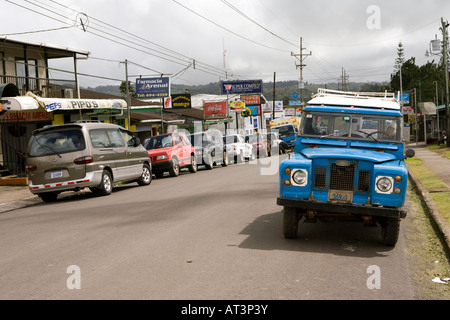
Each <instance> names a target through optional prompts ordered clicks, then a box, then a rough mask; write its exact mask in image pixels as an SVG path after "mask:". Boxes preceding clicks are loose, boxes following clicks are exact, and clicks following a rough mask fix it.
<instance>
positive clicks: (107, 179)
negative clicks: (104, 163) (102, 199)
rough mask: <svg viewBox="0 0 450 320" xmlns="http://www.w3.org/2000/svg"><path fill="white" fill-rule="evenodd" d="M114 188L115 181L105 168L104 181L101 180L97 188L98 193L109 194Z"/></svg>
mask: <svg viewBox="0 0 450 320" xmlns="http://www.w3.org/2000/svg"><path fill="white" fill-rule="evenodd" d="M112 189H113V181H112V178H111V174H110V173H109V172H108V171H107V170H104V171H103V173H102V181H101V182H100V185H99V186H98V188H97V190H96V191H97V192H96V193H97V194H99V195H101V196H108V195H110V194H111V192H112Z"/></svg>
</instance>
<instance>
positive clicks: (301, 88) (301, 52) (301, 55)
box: [291, 37, 312, 107]
mask: <svg viewBox="0 0 450 320" xmlns="http://www.w3.org/2000/svg"><path fill="white" fill-rule="evenodd" d="M303 50H306V48H303V38H302V37H300V53H299V54H295V53H293V52H291V56H294V57H296V58H297V59H298V60H299V61H300V64H295V67H296V68H300V81H299V88H300V100H301V102H302V107H303V103H304V102H303V89H304V88H305V85H304V83H303V68H304V67H306V64H304V63H303V61H304V60H305V59H306V58H307V57H308V56H310V55H312V51H309V52H308V53H303ZM299 57H300V58H299Z"/></svg>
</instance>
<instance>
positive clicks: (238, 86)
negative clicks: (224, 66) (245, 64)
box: [220, 80, 263, 94]
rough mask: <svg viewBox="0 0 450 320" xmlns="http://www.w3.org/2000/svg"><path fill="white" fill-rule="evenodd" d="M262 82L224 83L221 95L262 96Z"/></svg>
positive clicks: (221, 87) (221, 85)
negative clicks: (242, 94)
mask: <svg viewBox="0 0 450 320" xmlns="http://www.w3.org/2000/svg"><path fill="white" fill-rule="evenodd" d="M262 90H263V84H262V80H242V81H241V80H236V81H222V82H221V84H220V91H221V94H241V93H245V94H262Z"/></svg>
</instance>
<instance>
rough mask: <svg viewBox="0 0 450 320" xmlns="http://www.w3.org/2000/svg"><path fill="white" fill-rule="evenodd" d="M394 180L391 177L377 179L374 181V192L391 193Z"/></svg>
mask: <svg viewBox="0 0 450 320" xmlns="http://www.w3.org/2000/svg"><path fill="white" fill-rule="evenodd" d="M393 186H394V179H393V178H391V177H377V179H376V181H375V187H376V188H375V190H376V192H378V193H392V189H393Z"/></svg>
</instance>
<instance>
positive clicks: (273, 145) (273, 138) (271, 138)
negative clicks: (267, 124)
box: [262, 132, 285, 156]
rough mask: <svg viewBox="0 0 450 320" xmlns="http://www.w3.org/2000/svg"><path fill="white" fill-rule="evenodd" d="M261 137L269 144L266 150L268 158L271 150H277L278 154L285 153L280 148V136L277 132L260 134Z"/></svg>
mask: <svg viewBox="0 0 450 320" xmlns="http://www.w3.org/2000/svg"><path fill="white" fill-rule="evenodd" d="M262 136H263V137H264V138H265V139H267V142H268V144H269V148H268V149H267V150H268V152H269V156H271V154H272V150H278V153H279V154H282V153H285V151H284V150H283V148H281V147H280V143H282V142H283V140H281V138H280V134H279V133H278V132H268V133H262Z"/></svg>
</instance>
